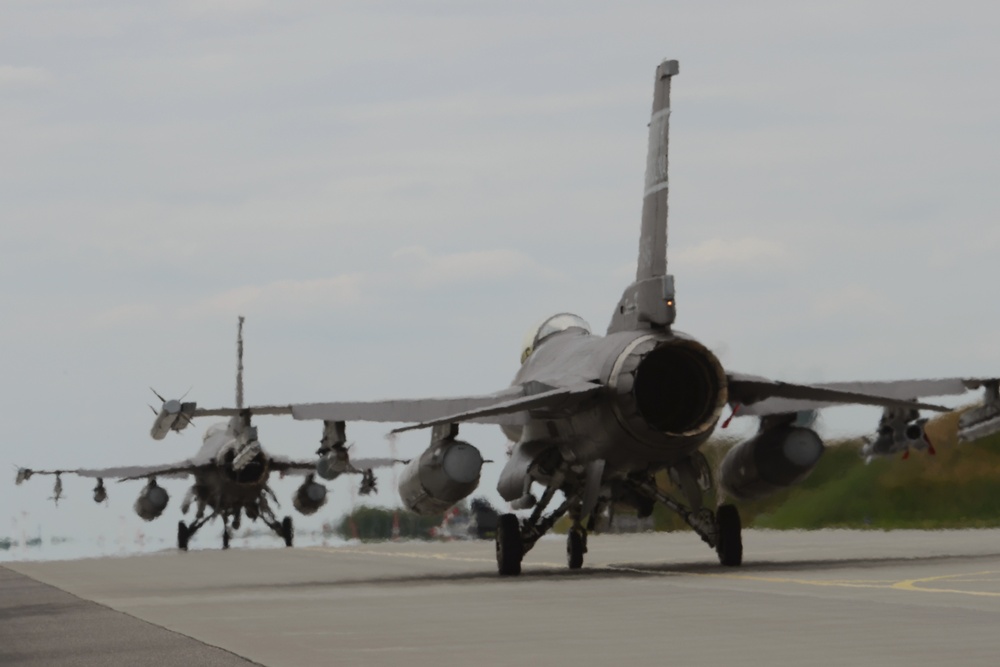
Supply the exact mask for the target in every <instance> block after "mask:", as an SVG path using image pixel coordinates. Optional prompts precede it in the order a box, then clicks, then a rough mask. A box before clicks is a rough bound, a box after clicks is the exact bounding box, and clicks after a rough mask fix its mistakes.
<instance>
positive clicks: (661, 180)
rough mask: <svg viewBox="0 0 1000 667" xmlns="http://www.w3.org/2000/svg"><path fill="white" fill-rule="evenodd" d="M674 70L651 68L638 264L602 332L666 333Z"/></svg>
mask: <svg viewBox="0 0 1000 667" xmlns="http://www.w3.org/2000/svg"><path fill="white" fill-rule="evenodd" d="M678 71H679V68H678V64H677V61H676V60H664V61H663V62H662V63H660V66H659V67H657V68H656V78H655V81H654V83H653V115H652V117H651V118H650V120H649V150H648V153H647V154H646V183H645V187H644V189H643V198H642V230H641V232H640V234H639V261H638V263H637V266H636V272H635V282H634V283H632V284H631V285H629V286H628V287H627V288H626V289H625V292H624V294H622V298H621V301H619V302H618V307H617V308H616V309H615V312H614V314H613V315H612V316H611V324H610V325H609V326H608V333H614V332H616V331H634V330H638V329H668V328H669V327H670V325H671V324H673V322H674V317H675V315H676V310H675V307H674V278H673V276H671V275H668V274H667V193H668V191H669V181H668V180H667V166H668V160H667V149H668V148H669V145H670V80H671V78H672V77H673V76H674V75H676V74H677V73H678Z"/></svg>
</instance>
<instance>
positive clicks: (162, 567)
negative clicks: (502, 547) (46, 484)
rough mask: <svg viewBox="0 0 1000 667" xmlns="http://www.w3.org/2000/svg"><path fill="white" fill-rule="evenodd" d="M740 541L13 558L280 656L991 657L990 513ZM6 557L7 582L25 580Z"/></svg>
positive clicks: (138, 608)
mask: <svg viewBox="0 0 1000 667" xmlns="http://www.w3.org/2000/svg"><path fill="white" fill-rule="evenodd" d="M744 544H745V565H744V566H743V567H742V568H739V569H725V568H722V567H721V566H719V565H718V564H717V562H716V560H715V557H714V556H715V555H714V553H713V552H711V551H710V550H709V549H708V548H707V547H705V546H704V545H703V544H701V542H700V541H699V540H698V539H697V538H696V537H695V536H694V535H693V534H690V533H675V534H647V535H637V536H627V537H625V536H616V537H612V536H608V537H603V536H599V537H592V538H591V540H590V553H589V554H588V555H587V561H586V564H585V566H584V568H583V569H582V570H580V571H576V572H570V571H569V570H567V569H566V567H565V564H564V563H565V553H564V543H563V542H562V541H561V540H558V539H551V540H543V541H542V542H541V543H539V544H538V546H536V548H535V549H534V550H533V551H532V552H531V553H529V554H528V555H527V557H526V558H525V563H524V573H523V574H522V576H520V577H516V578H500V577H498V576H497V575H496V569H495V562H494V560H493V545H492V543H488V542H450V543H417V542H404V543H385V544H370V545H356V546H347V547H336V548H324V547H312V548H303V549H265V550H239V549H232V550H230V551H227V552H221V551H196V552H190V553H177V552H165V553H160V554H154V555H146V556H135V557H128V558H102V559H87V560H77V561H63V562H44V563H43V562H38V563H33V562H23V563H9V564H7V566H6V567H8V568H9V569H10V570H12V571H14V572H17V573H20V574H22V575H26V576H27V577H30V578H32V579H34V580H37V581H38V582H43V583H45V584H48V585H51V586H54V587H56V588H58V589H61V590H62V591H66V592H68V593H70V594H72V595H73V596H77V597H78V598H80V599H82V600H84V601H93V602H96V603H98V604H97V605H92V606H91V607H88V609H89V612H87V611H86V610H82V609H78V610H77V611H78V613H80V614H83V615H86V614H87V613H91V614H98V613H109V612H108V609H107V608H110V609H111V610H116V611H118V612H124V615H122V614H119V615H118V617H119V618H118V619H117V621H116V622H119V623H126V622H133V621H134V620H135V619H140V620H141V621H145V622H146V624H152V626H160V628H164V629H166V630H169V631H173V632H174V633H179V634H180V635H185V636H186V637H188V638H191V639H193V640H196V641H197V642H200V643H201V644H202V645H203V649H204V650H206V651H208V650H215V649H213V648H211V647H219V648H221V649H224V650H225V651H227V652H231V653H233V654H236V655H237V656H243V657H245V658H247V659H249V660H251V661H254V662H258V663H261V664H264V665H274V666H281V665H310V666H311V665H321V664H336V665H399V664H406V665H413V666H419V665H433V666H434V667H443V666H448V665H470V664H483V665H517V666H518V667H522V666H523V665H526V664H573V665H597V664H603V665H607V664H644V665H645V664H676V665H701V664H704V665H726V664H739V665H746V666H749V665H774V664H810V665H825V664H829V665H841V664H852V665H857V664H878V665H907V666H908V667H912V666H913V665H940V664H946V663H956V664H962V665H996V664H998V663H1000V632H998V630H997V628H1000V530H982V531H936V532H921V531H894V532H889V533H883V532H874V531H872V532H867V531H866V532H852V531H816V532H787V533H784V532H767V531H746V532H745V533H744ZM0 572H2V568H0ZM8 574H9V575H10V576H5V577H0V589H2V590H3V593H4V594H5V595H6V594H7V593H8V592H9V590H8V589H9V588H10V586H12V585H13V584H12V582H14V581H22V582H23V581H27V580H23V578H19V577H16V575H12V574H10V573H8ZM100 605H103V606H100ZM5 614H10V616H8V619H9V618H15V619H16V618H18V616H17V608H16V606H15V607H14V608H13V609H8V610H7V611H6V612H5ZM129 617H133V618H129ZM19 622H21V623H22V624H23V623H26V622H31V621H30V619H22V620H21V621H19ZM82 622H84V620H83V617H80V618H73V617H67V618H66V620H65V623H66V624H67V625H66V627H73V624H78V623H82ZM109 622H110V621H109ZM146 624H140V625H142V626H143V627H146V628H147V629H148V627H150V626H147V625H146ZM108 627H111V626H108ZM130 627H131V629H129V628H127V627H125V625H122V626H121V628H122V629H121V630H120V632H123V633H126V634H127V633H129V632H133V631H137V630H136V629H135V627H138V626H135V627H132V626H130ZM11 629H12V625H11V624H10V623H9V622H6V621H5V622H4V623H3V624H2V626H0V645H3V643H4V642H7V641H8V640H9V636H8V635H9V631H10V630H11ZM157 629H159V628H157ZM60 637H61V636H60V635H55V638H54V639H53V641H62V639H60ZM189 649H190V647H186V648H184V650H189ZM109 650H110V649H109ZM169 650H170V649H168V648H163V647H158V646H157V644H156V642H152V643H150V645H149V651H151V652H156V653H155V655H157V656H159V657H160V658H162V660H160V661H158V662H157V663H156V664H190V663H184V662H182V661H181V660H178V661H177V662H171V661H170V660H171V658H170V653H169ZM164 651H167V652H166V653H164ZM150 655H151V656H152V655H154V653H151V654H150ZM232 657H234V658H235V656H232ZM222 658H224V656H222V657H221V658H220V659H222ZM14 659H16V656H14ZM5 664H6V663H5ZM11 664H17V663H16V662H13V663H11ZM149 664H153V662H152V661H150V663H149Z"/></svg>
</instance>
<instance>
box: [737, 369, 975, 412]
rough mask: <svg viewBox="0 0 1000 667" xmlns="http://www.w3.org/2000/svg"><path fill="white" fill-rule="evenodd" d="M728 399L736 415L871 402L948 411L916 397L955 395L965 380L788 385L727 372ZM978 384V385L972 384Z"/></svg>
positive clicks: (871, 403) (962, 389) (967, 381)
mask: <svg viewBox="0 0 1000 667" xmlns="http://www.w3.org/2000/svg"><path fill="white" fill-rule="evenodd" d="M728 377H729V402H730V403H734V404H739V406H740V408H739V414H740V415H757V416H764V415H774V414H787V413H792V412H801V411H805V410H817V409H819V408H826V407H831V406H834V405H852V404H853V405H874V406H879V407H898V408H909V409H914V410H934V411H937V412H948V410H949V408H946V407H943V406H940V405H934V404H930V403H921V402H919V401H917V400H916V398H918V397H920V396H943V395H946V394H959V393H964V391H965V390H966V389H967V388H969V387H970V385H969V384H967V383H969V382H981V381H977V380H962V379H960V378H950V379H949V378H946V379H942V380H902V381H899V382H834V383H827V384H814V385H806V384H792V383H788V382H777V381H775V380H769V379H767V378H763V377H759V376H756V375H742V374H739V373H731V374H729V376H728ZM976 386H978V385H976Z"/></svg>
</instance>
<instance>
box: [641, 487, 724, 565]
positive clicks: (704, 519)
mask: <svg viewBox="0 0 1000 667" xmlns="http://www.w3.org/2000/svg"><path fill="white" fill-rule="evenodd" d="M629 485H630V487H631V489H632V491H634V492H635V493H637V494H638V495H640V496H644V497H646V498H649V499H651V500H655V501H656V502H658V503H660V504H662V505H664V506H665V507H666V508H667V509H669V510H671V511H672V512H674V513H676V514H677V515H678V516H680V517H681V518H682V519H684V521H685V522H686V523H687V524H688V525H689V526H691V528H693V529H694V532H696V533H698V536H699V537H701V539H702V540H704V541H705V543H706V544H708V546H710V547H713V548H714V549H715V552H716V553H717V554H718V556H719V562H720V563H722V564H723V565H725V566H727V567H736V566H738V565H740V564H742V562H743V538H742V531H743V527H742V523H741V522H740V513H739V511H738V510H737V509H736V507H735V506H734V505H720V506H719V508H718V510H717V511H716V512H712V511H711V510H710V509H708V508H705V507H702V508H700V509H698V510H695V511H692V510H691V509H689V508H688V507H687V506H685V505H683V504H681V503H679V502H677V501H676V500H674V499H673V498H671V497H670V496H668V495H667V494H665V493H663V492H662V491H661V490H660V489H659V487H658V486H657V485H656V482H655V481H654V480H653V479H652V477H650V478H649V479H647V480H636V479H632V480H630V481H629Z"/></svg>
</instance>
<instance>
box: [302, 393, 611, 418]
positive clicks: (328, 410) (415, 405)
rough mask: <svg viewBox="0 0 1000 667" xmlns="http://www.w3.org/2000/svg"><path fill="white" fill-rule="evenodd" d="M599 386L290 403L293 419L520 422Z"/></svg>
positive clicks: (580, 397) (581, 396)
mask: <svg viewBox="0 0 1000 667" xmlns="http://www.w3.org/2000/svg"><path fill="white" fill-rule="evenodd" d="M600 388H601V386H600V385H598V384H594V383H589V382H587V383H581V384H580V385H576V386H573V387H560V388H555V387H550V386H547V385H543V384H540V383H534V382H530V383H526V384H524V385H516V386H513V387H510V388H508V389H505V390H504V391H501V392H497V393H495V394H487V395H481V396H460V397H454V398H426V399H415V400H388V401H366V402H343V403H304V404H299V405H292V406H290V408H291V413H292V416H293V417H294V418H295V419H299V420H308V419H322V420H325V421H345V422H348V421H369V422H403V423H407V422H408V423H413V424H416V425H415V426H412V427H408V428H426V427H428V426H434V425H435V424H447V423H451V422H479V423H486V424H520V423H522V422H523V418H522V417H521V416H519V415H518V413H523V412H526V411H529V410H535V409H540V408H547V407H557V406H559V405H560V404H562V403H566V402H567V401H574V400H579V399H582V398H584V397H585V396H586V395H588V394H590V393H593V392H596V391H597V390H599V389H600Z"/></svg>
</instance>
